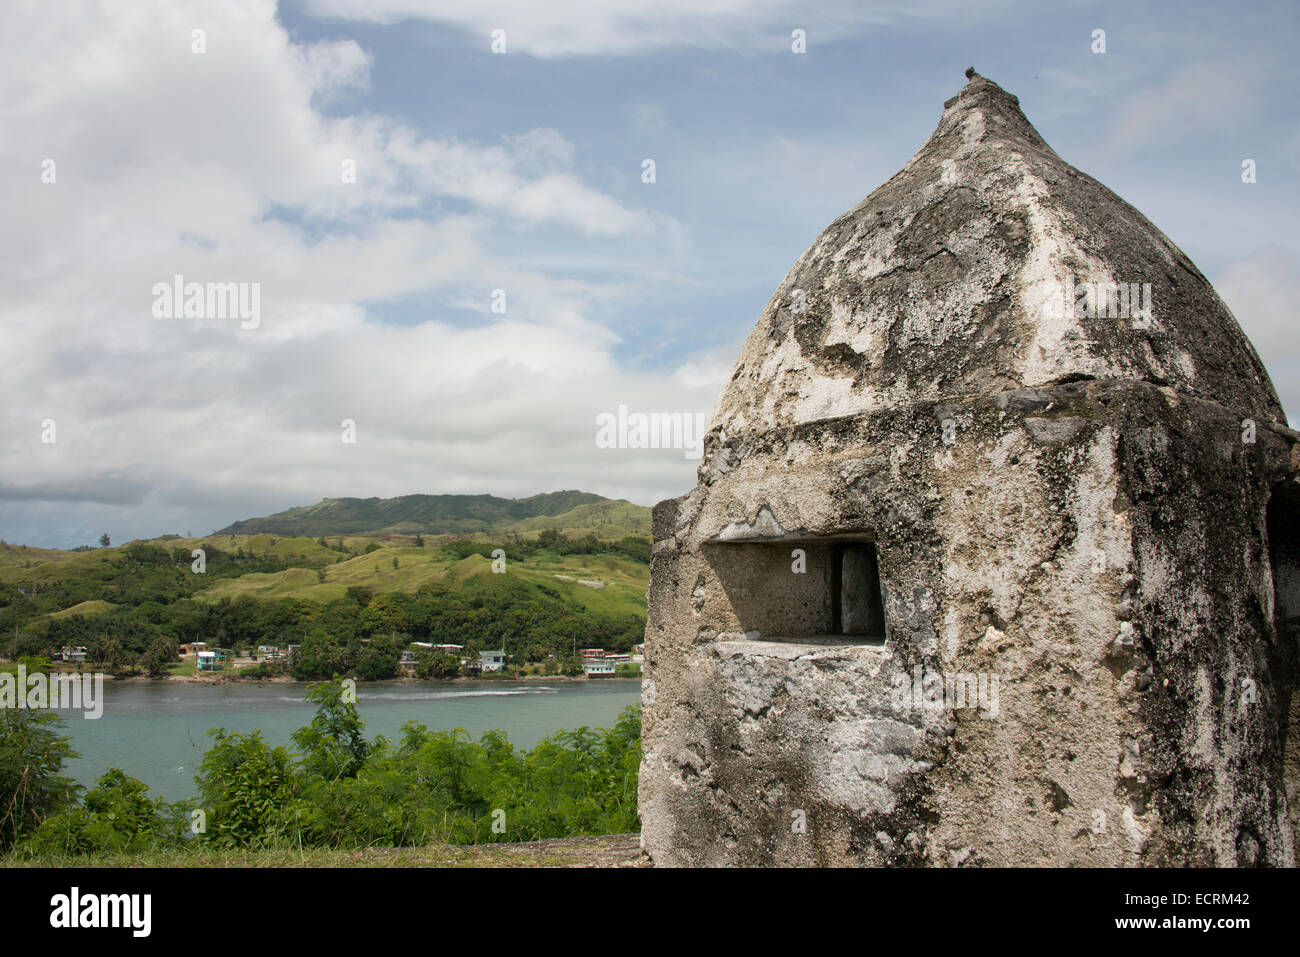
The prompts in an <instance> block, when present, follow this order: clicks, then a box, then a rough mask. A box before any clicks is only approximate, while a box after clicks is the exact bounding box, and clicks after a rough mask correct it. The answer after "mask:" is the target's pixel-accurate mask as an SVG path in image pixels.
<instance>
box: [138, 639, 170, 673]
mask: <svg viewBox="0 0 1300 957" xmlns="http://www.w3.org/2000/svg"><path fill="white" fill-rule="evenodd" d="M175 657H176V649H175V647H173V645H172V643H171V642H170V641H168V640H167V639H166V638H163V637H161V636H160V637H158V638H155V639H154V640H153V644H151V645H150V646H149V650H148V651H146V652H145V653H144V657H142V658H141V659H140V664H141V665H143V666H144V670H145V671H146V672H147V673H148V675H149V677H150V678H165V677H166V676H167V666H168V665H169V664H171V663H172V661H173V659H175Z"/></svg>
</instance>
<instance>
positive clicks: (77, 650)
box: [59, 641, 645, 679]
mask: <svg viewBox="0 0 1300 957" xmlns="http://www.w3.org/2000/svg"><path fill="white" fill-rule="evenodd" d="M299 647H300V646H299V645H296V644H291V645H287V646H286V647H283V648H279V647H276V646H275V645H258V646H257V649H256V650H255V651H251V650H250V651H248V652H247V653H245V654H242V655H241V654H236V653H235V652H234V651H232V650H231V649H229V648H217V647H212V648H209V647H208V645H207V642H203V641H191V642H186V643H184V644H182V645H181V646H180V648H179V650H178V651H179V653H178V661H180V662H182V663H185V664H192V665H193V666H194V672H195V674H196V675H198V674H203V673H209V674H213V673H217V672H226V671H227V670H232V671H233V670H234V669H238V668H243V667H251V666H255V665H258V664H263V665H267V666H280V667H282V668H283V669H285V671H286V672H287V670H288V667H289V666H290V665H291V664H292V663H293V657H294V655H295V654H297V652H298V649H299ZM421 649H425V650H430V651H437V652H441V653H442V654H444V655H447V656H449V657H452V658H454V659H457V660H458V661H459V662H460V666H461V670H462V672H463V674H464V675H465V676H467V677H478V676H481V675H485V674H501V675H503V676H504V673H505V672H507V670H508V669H509V668H510V664H508V662H507V655H506V651H505V649H503V648H494V649H487V650H483V651H479V652H478V654H477V656H474V655H470V654H466V652H465V646H464V645H453V644H433V643H431V642H427V641H413V642H411V643H410V645H409V646H408V647H407V649H406V650H405V651H403V652H402V654H401V658H400V659H399V660H398V663H397V668H398V676H399V679H415V678H416V677H417V673H416V668H417V665H418V663H419V658H418V655H419V653H420V650H421ZM644 651H645V646H644V645H640V644H638V645H634V646H633V647H632V651H631V652H630V653H628V652H620V651H607V650H605V649H604V648H580V649H578V650H577V654H578V656H579V658H580V659H581V662H582V674H583V676H584V677H587V678H613V677H639V676H640V671H641V665H642V663H643V662H644V661H645V655H644ZM86 655H87V650H86V648H85V647H84V646H81V645H70V646H67V647H64V648H63V649H62V651H61V653H60V655H59V658H60V660H61V661H62V662H63V663H64V664H65V665H76V666H77V667H78V668H80V667H81V666H83V665H84V664H85V662H86ZM554 657H555V656H554V655H551V656H550V658H552V659H553V658H554ZM620 668H622V669H623V671H622V673H620Z"/></svg>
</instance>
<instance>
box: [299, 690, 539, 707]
mask: <svg viewBox="0 0 1300 957" xmlns="http://www.w3.org/2000/svg"><path fill="white" fill-rule="evenodd" d="M558 693H559V689H558V688H547V687H542V688H518V689H514V688H511V689H501V690H495V689H494V690H492V691H396V692H379V693H374V692H372V693H370V694H364V693H362V694H359V695H358V696H357V699H358V700H357V703H358V704H359V705H361V706H362V707H363V708H364V707H365V705H366V703H367V702H370V703H373V704H380V703H389V702H401V701H437V700H440V699H444V698H497V697H509V696H514V695H529V694H558ZM277 700H279V701H292V702H294V703H295V704H302V703H303V699H302V698H291V697H287V696H283V695H282V696H281V697H280V698H279V699H277Z"/></svg>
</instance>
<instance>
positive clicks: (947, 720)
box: [641, 382, 1294, 865]
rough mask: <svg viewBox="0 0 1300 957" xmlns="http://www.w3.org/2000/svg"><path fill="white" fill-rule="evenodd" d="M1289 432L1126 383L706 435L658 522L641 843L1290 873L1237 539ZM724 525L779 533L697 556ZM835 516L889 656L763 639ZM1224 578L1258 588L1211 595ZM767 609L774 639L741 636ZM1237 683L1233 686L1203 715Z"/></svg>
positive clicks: (772, 852)
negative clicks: (879, 618) (945, 704)
mask: <svg viewBox="0 0 1300 957" xmlns="http://www.w3.org/2000/svg"><path fill="white" fill-rule="evenodd" d="M945 423H947V424H948V427H947V429H946V432H947V436H946V437H947V439H948V441H945ZM1211 436H1213V438H1211ZM1288 441H1289V438H1287V437H1286V436H1284V435H1283V434H1282V433H1279V432H1275V431H1268V430H1264V431H1262V432H1261V434H1260V440H1259V442H1258V443H1257V444H1256V445H1253V446H1251V445H1244V444H1243V443H1242V442H1241V436H1240V428H1239V423H1237V422H1236V420H1235V417H1233V416H1230V415H1228V414H1227V413H1226V412H1225V411H1224V410H1222V409H1218V408H1217V407H1214V406H1212V405H1211V404H1208V403H1198V404H1197V407H1196V408H1195V409H1189V408H1188V405H1187V402H1186V400H1180V399H1178V397H1177V396H1176V395H1175V394H1173V393H1172V392H1171V391H1170V390H1162V389H1158V388H1155V387H1152V386H1150V385H1146V384H1140V383H1128V382H1076V383H1069V384H1062V385H1057V386H1053V387H1050V388H1045V389H1040V390H1018V391H1013V392H1010V393H1004V394H1001V395H997V396H990V397H974V398H971V399H968V400H963V401H960V402H948V403H945V404H942V405H918V406H913V407H910V408H907V409H901V410H893V411H889V412H885V413H881V414H877V415H874V416H861V417H855V418H848V419H841V420H833V421H830V422H821V423H815V424H810V425H806V426H798V427H792V428H787V429H781V430H774V431H773V432H770V433H767V434H765V435H764V436H762V437H757V438H751V439H750V440H747V441H746V442H744V443H740V444H735V445H732V446H730V447H724V446H723V445H722V444H720V443H718V442H717V435H716V434H714V435H713V436H711V439H710V442H709V443H708V444H707V445H706V457H705V462H704V464H703V465H702V466H701V475H702V484H701V485H700V486H699V487H697V489H696V490H695V491H694V492H692V493H691V494H690V495H688V496H685V497H683V498H682V499H677V500H673V501H672V502H667V503H663V504H662V505H661V506H660V507H659V508H658V509H657V510H656V523H655V525H656V527H655V539H656V544H655V557H654V567H653V571H652V586H651V595H650V608H651V614H650V620H649V623H648V626H647V675H646V684H645V688H646V700H647V708H646V715H645V730H644V740H645V761H644V764H643V770H642V785H641V788H642V792H641V807H642V815H643V828H644V831H643V833H644V838H645V842H646V847H647V850H648V851H649V852H650V854H651V856H652V857H654V858H655V860H656V861H657V862H659V863H689V864H726V863H782V864H844V863H860V864H911V863H928V864H941V865H942V864H966V865H971V864H1010V865H1015V864H1047V863H1055V864H1098V865H1121V864H1135V863H1217V864H1232V863H1237V862H1238V861H1240V862H1242V863H1251V862H1256V861H1259V862H1263V861H1267V862H1271V863H1289V862H1290V861H1291V860H1292V854H1293V852H1292V850H1291V847H1292V838H1291V836H1290V834H1289V833H1288V832H1287V828H1286V801H1285V798H1284V797H1283V794H1284V792H1285V786H1284V785H1283V783H1282V767H1281V737H1280V736H1281V734H1282V724H1283V722H1282V721H1281V715H1282V712H1281V711H1280V710H1279V708H1280V707H1281V706H1282V702H1283V699H1284V698H1289V693H1290V688H1289V684H1287V686H1286V687H1281V686H1277V678H1276V676H1277V675H1278V674H1281V673H1283V672H1282V671H1281V664H1279V663H1278V662H1272V661H1269V660H1267V658H1268V656H1267V654H1266V653H1264V652H1263V651H1262V650H1261V647H1262V646H1261V637H1262V636H1263V635H1266V634H1267V633H1268V629H1269V627H1270V625H1269V622H1268V620H1267V615H1268V611H1269V609H1270V608H1271V605H1270V604H1269V602H1270V601H1271V599H1270V598H1269V596H1270V594H1271V590H1270V589H1271V586H1270V585H1269V582H1268V563H1267V562H1266V561H1263V560H1262V559H1263V558H1264V556H1263V554H1262V552H1261V548H1260V545H1259V543H1260V542H1261V541H1262V537H1261V536H1262V523H1263V521H1264V508H1265V506H1266V504H1267V495H1268V489H1269V488H1270V487H1271V485H1272V484H1273V483H1274V482H1275V481H1277V480H1278V479H1281V478H1283V477H1284V473H1285V471H1286V470H1285V468H1282V467H1280V466H1279V465H1278V463H1285V462H1286V461H1287V453H1288V451H1289V450H1288V448H1287V442H1288ZM1234 442H1235V443H1236V444H1235V445H1234V444H1233V443H1234ZM1173 446H1177V447H1179V448H1181V449H1182V452H1181V453H1179V454H1171V452H1170V448H1171V447H1173ZM1153 455H1154V456H1155V458H1152V456H1153ZM1270 462H1271V463H1272V464H1271V465H1270V464H1268V463H1270ZM720 466H722V467H720ZM1226 473H1231V474H1230V475H1229V474H1226ZM1229 478H1232V479H1233V481H1232V482H1229V481H1228V479H1229ZM1211 526H1213V527H1214V528H1216V529H1218V531H1217V533H1216V534H1215V535H1209V534H1207V532H1208V531H1209V530H1210V528H1211ZM746 527H752V528H753V529H754V530H755V531H756V532H757V533H760V534H762V535H763V536H764V537H766V538H771V537H773V536H774V535H779V534H786V535H789V536H791V538H792V541H790V542H789V543H787V544H786V545H781V544H773V543H770V542H769V543H767V544H763V545H739V546H738V545H734V544H709V542H710V540H712V539H714V538H716V537H717V536H718V535H719V534H720V533H723V532H727V533H728V535H729V536H730V537H735V536H737V535H741V534H743V533H744V530H745V529H746ZM846 531H859V532H861V531H869V532H871V533H872V534H873V535H874V537H875V540H876V542H877V547H878V557H879V562H880V569H881V575H882V579H883V581H884V586H885V592H886V603H887V610H888V616H889V640H888V642H887V644H886V646H885V647H883V648H881V647H871V646H865V647H864V646H858V647H852V646H849V647H844V646H836V645H833V644H829V643H817V642H813V643H809V642H808V640H805V641H804V642H803V643H788V642H782V641H781V640H780V639H782V638H790V637H796V636H798V632H799V627H800V624H801V623H802V622H803V619H801V618H800V613H801V611H800V610H801V609H802V607H803V605H802V604H801V603H804V602H808V601H809V596H810V595H811V594H822V595H824V594H825V591H826V584H825V576H826V565H827V564H828V562H829V557H828V553H829V550H828V549H827V548H826V547H825V546H824V545H823V546H821V547H817V546H810V545H809V543H808V542H807V541H806V538H807V537H809V536H826V535H833V534H836V533H843V532H846ZM724 537H726V536H724ZM1252 543H1253V545H1252ZM792 547H801V548H804V549H805V550H806V551H807V555H808V574H807V577H806V578H804V576H799V575H796V574H794V573H793V572H792V571H791V567H790V558H791V555H790V549H791V548H792ZM755 550H758V552H757V554H760V555H762V556H763V559H764V560H763V561H762V562H760V563H758V564H757V565H755V566H753V568H752V570H751V576H752V577H751V578H750V580H749V583H746V571H745V568H744V561H743V560H744V557H745V556H746V555H747V554H752V553H754V552H755ZM783 578H784V579H785V580H786V584H782V579H783ZM800 579H803V580H802V581H799V580H800ZM1241 581H1248V582H1253V583H1255V586H1256V587H1252V588H1250V589H1246V590H1242V589H1240V588H1236V589H1235V592H1234V587H1233V586H1232V584H1231V583H1233V582H1241ZM796 582H798V583H797V584H796ZM792 604H793V605H795V606H797V607H795V608H793V609H790V608H787V607H786V606H787V605H792ZM823 620H824V619H823ZM783 621H784V622H790V623H791V631H792V632H793V633H794V634H793V635H792V634H791V633H782V632H781V631H779V630H777V631H774V632H766V631H763V630H762V629H761V628H758V629H757V630H758V631H760V632H761V634H757V635H756V634H753V631H754V630H755V627H754V626H755V625H757V624H759V623H762V622H770V623H772V624H774V625H777V624H780V623H782V622H783ZM745 631H750V632H751V633H750V634H749V635H745V634H743V632H745ZM806 636H807V632H806V631H805V632H804V633H803V637H805V639H806ZM1291 649H1292V651H1293V650H1294V646H1293V645H1292V646H1291ZM1288 653H1290V652H1287V651H1286V649H1284V648H1282V649H1280V654H1281V656H1282V657H1283V658H1285V657H1286V655H1287V654H1288ZM918 665H919V666H920V667H921V668H922V669H923V671H924V672H925V673H931V672H933V673H938V674H942V675H945V676H948V678H949V679H951V678H952V677H953V676H955V675H959V674H960V675H971V676H984V677H985V678H986V680H990V681H991V680H993V676H996V682H997V683H996V686H995V687H996V691H997V696H996V703H997V708H996V713H990V709H988V708H985V709H984V710H983V711H981V710H980V709H979V708H966V709H962V710H950V709H941V710H927V709H925V708H920V709H917V708H916V707H914V706H913V705H914V702H911V701H910V700H909V701H904V702H903V704H902V705H901V706H900V704H899V694H898V690H897V688H896V687H895V685H894V682H895V680H896V676H899V675H906V676H909V677H911V676H912V675H913V673H914V669H915V668H916V667H917V666H918ZM1246 677H1250V678H1251V680H1252V681H1253V682H1254V685H1253V686H1254V688H1255V689H1256V690H1257V692H1258V698H1257V702H1256V703H1255V704H1254V705H1252V706H1242V707H1237V706H1233V707H1228V705H1229V704H1231V702H1232V701H1234V700H1236V697H1237V696H1236V691H1239V690H1241V688H1242V685H1241V681H1242V680H1243V679H1244V678H1246ZM1288 681H1289V679H1288ZM1166 682H1168V683H1166ZM986 687H987V686H986ZM1234 689H1236V691H1234ZM985 704H987V701H986V702H985ZM1270 781H1271V782H1273V783H1272V785H1271V786H1269V785H1268V784H1267V782H1270ZM1262 783H1263V784H1264V786H1261V784H1262ZM799 821H805V822H806V831H805V832H803V833H800V832H799V830H798V829H797V828H796V827H795V825H796V822H799Z"/></svg>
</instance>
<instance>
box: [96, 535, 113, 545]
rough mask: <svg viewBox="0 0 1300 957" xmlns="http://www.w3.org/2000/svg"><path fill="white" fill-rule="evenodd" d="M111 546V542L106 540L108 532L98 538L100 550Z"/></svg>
mask: <svg viewBox="0 0 1300 957" xmlns="http://www.w3.org/2000/svg"><path fill="white" fill-rule="evenodd" d="M111 544H112V542H110V541H109V539H108V532H105V533H104V534H103V535H101V536H99V547H100V548H108V546H109V545H111Z"/></svg>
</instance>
